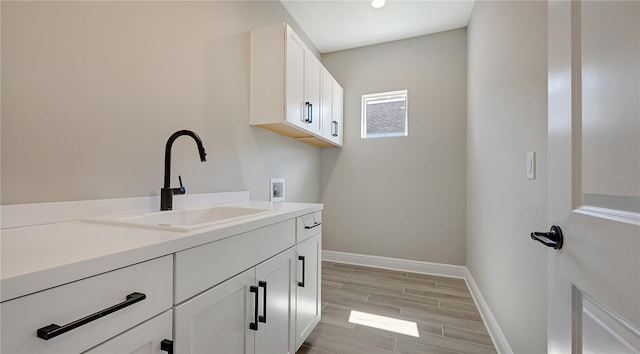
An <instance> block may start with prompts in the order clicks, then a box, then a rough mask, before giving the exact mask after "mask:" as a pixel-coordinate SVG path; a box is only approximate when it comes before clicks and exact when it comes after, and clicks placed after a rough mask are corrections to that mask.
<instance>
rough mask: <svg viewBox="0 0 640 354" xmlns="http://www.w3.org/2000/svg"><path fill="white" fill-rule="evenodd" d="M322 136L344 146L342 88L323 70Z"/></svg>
mask: <svg viewBox="0 0 640 354" xmlns="http://www.w3.org/2000/svg"><path fill="white" fill-rule="evenodd" d="M322 70H323V71H322V111H321V115H322V136H323V137H324V138H325V139H328V140H329V141H332V142H334V143H336V144H338V145H339V146H342V95H343V91H342V87H341V86H340V84H338V82H337V81H336V80H335V79H334V78H333V76H331V74H330V73H329V71H327V69H325V68H323V69H322Z"/></svg>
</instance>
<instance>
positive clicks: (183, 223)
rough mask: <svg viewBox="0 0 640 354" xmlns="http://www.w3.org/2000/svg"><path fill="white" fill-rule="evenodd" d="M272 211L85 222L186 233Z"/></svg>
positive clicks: (221, 209)
mask: <svg viewBox="0 0 640 354" xmlns="http://www.w3.org/2000/svg"><path fill="white" fill-rule="evenodd" d="M271 211H272V210H271V209H260V208H249V207H237V206H216V207H210V208H203V209H186V210H171V211H160V212H153V213H147V214H141V215H134V216H124V217H121V216H118V217H108V216H107V217H99V218H89V219H84V220H83V221H88V222H97V223H106V224H116V225H125V226H135V227H145V228H154V229H162V230H172V231H183V232H186V231H191V230H195V229H199V228H203V227H208V226H213V225H217V224H221V223H226V222H232V221H235V220H239V219H244V218H248V217H252V216H258V215H262V214H266V213H269V212H271Z"/></svg>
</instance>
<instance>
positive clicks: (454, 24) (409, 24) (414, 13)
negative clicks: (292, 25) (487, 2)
mask: <svg viewBox="0 0 640 354" xmlns="http://www.w3.org/2000/svg"><path fill="white" fill-rule="evenodd" d="M281 2H282V4H283V5H284V7H285V8H286V9H287V10H288V11H289V13H290V14H291V16H292V17H293V18H294V19H295V20H296V22H298V24H299V25H300V27H302V30H303V31H304V32H305V33H306V34H307V36H308V37H309V38H310V39H311V41H312V42H313V44H314V45H315V46H316V48H318V50H319V51H320V53H329V52H335V51H338V50H344V49H351V48H357V47H362V46H366V45H371V44H378V43H384V42H389V41H394V40H398V39H404V38H411V37H416V36H422V35H425V34H430V33H436V32H442V31H448V30H452V29H456V28H461V27H466V26H467V24H468V23H469V18H470V17H471V10H472V9H473V4H474V0H440V1H430V0H412V1H411V0H387V3H386V5H385V6H384V7H383V8H381V9H374V8H373V7H371V1H367V0H339V1H325V0H281Z"/></svg>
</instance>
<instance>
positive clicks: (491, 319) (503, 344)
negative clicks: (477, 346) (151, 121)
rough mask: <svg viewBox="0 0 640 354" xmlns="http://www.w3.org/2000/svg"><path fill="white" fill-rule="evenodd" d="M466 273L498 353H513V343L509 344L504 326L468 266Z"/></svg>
mask: <svg viewBox="0 0 640 354" xmlns="http://www.w3.org/2000/svg"><path fill="white" fill-rule="evenodd" d="M465 273H466V274H465V280H466V281H467V286H468V287H469V291H470V292H471V296H472V297H473V301H475V303H476V306H477V307H478V311H480V317H482V321H483V322H484V325H485V326H487V331H489V336H490V337H491V341H492V342H493V346H494V347H495V348H496V351H497V352H498V353H513V349H511V345H509V342H508V341H507V337H506V336H505V335H504V332H502V328H500V325H499V324H498V320H496V317H495V316H494V315H493V312H491V309H490V308H489V305H488V304H487V302H486V301H485V300H484V297H483V296H482V292H480V288H479V287H478V284H476V281H475V280H474V279H473V277H472V276H471V272H469V269H468V268H467V267H465Z"/></svg>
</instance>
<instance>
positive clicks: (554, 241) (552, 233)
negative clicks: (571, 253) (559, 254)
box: [531, 225, 564, 250]
mask: <svg viewBox="0 0 640 354" xmlns="http://www.w3.org/2000/svg"><path fill="white" fill-rule="evenodd" d="M531 239H532V240H536V241H538V242H540V243H542V244H543V245H545V246H547V247H552V248H553V249H556V250H559V249H561V248H562V243H563V240H564V237H563V236H562V229H560V226H556V225H553V226H551V229H550V230H549V232H532V233H531Z"/></svg>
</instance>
